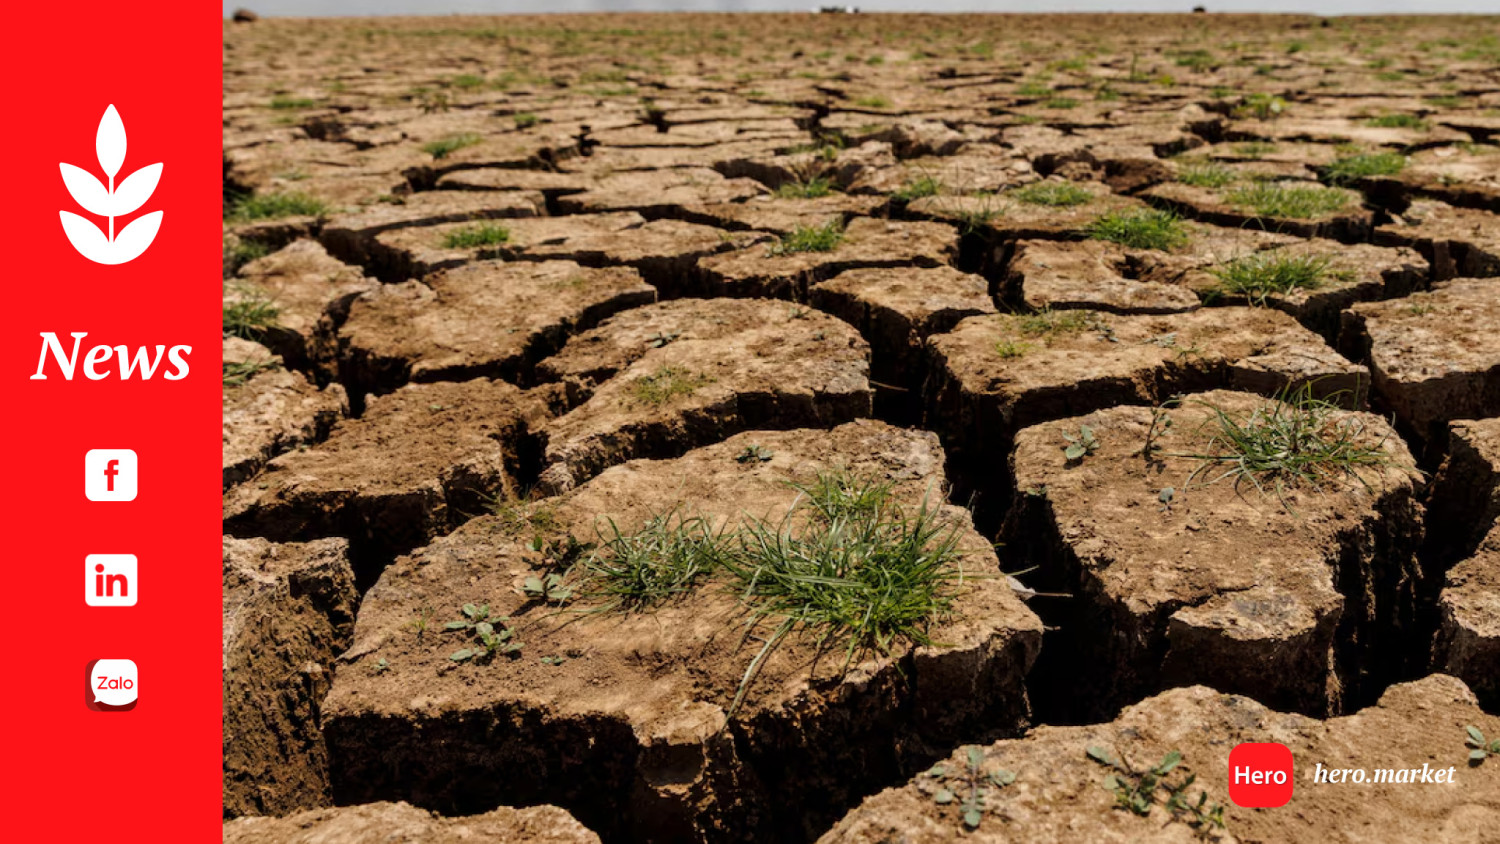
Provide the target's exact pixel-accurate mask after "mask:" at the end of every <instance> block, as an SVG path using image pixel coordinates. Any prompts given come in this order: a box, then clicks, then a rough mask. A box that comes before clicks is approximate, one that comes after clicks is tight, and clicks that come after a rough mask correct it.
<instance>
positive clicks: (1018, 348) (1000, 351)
mask: <svg viewBox="0 0 1500 844" xmlns="http://www.w3.org/2000/svg"><path fill="white" fill-rule="evenodd" d="M1031 349H1032V345H1031V344H1030V343H1018V342H1016V341H1014V340H1002V341H1000V342H998V343H996V344H995V354H997V355H999V356H1000V357H1002V358H1004V359H1006V360H1011V359H1013V358H1018V357H1021V356H1023V355H1025V354H1026V353H1027V352H1029V351H1031Z"/></svg>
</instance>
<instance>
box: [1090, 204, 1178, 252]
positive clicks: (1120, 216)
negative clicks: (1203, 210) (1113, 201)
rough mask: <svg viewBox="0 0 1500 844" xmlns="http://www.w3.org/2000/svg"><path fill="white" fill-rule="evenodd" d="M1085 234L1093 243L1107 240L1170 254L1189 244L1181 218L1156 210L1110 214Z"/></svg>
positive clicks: (1114, 212)
mask: <svg viewBox="0 0 1500 844" xmlns="http://www.w3.org/2000/svg"><path fill="white" fill-rule="evenodd" d="M1086 231H1087V233H1088V236H1089V237H1091V238H1093V239H1094V240H1107V241H1110V242H1112V243H1118V244H1121V245H1123V246H1128V247H1130V248H1131V249H1160V250H1162V251H1171V250H1173V249H1177V248H1179V247H1182V246H1185V245H1186V244H1187V242H1188V231H1187V226H1185V225H1183V222H1182V218H1180V217H1178V216H1177V215H1176V214H1173V213H1172V212H1170V211H1160V210H1157V209H1154V208H1143V209H1138V210H1135V211H1111V212H1109V213H1108V214H1105V215H1103V216H1101V217H1099V218H1098V219H1096V220H1094V221H1093V222H1092V223H1090V224H1089V225H1088V228H1087V229H1086Z"/></svg>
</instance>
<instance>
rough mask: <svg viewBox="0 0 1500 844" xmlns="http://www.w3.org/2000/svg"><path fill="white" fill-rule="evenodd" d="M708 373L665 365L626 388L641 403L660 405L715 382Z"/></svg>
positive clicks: (653, 405)
mask: <svg viewBox="0 0 1500 844" xmlns="http://www.w3.org/2000/svg"><path fill="white" fill-rule="evenodd" d="M713 380H714V379H713V378H711V377H709V376H707V375H697V374H694V373H692V372H689V371H688V370H686V369H683V368H682V367H678V366H663V367H660V368H659V369H657V370H656V371H655V372H652V373H651V374H650V375H642V376H641V377H640V378H637V379H635V381H632V382H631V383H630V386H629V387H627V388H626V390H627V392H628V393H629V394H630V397H631V398H633V399H635V400H636V401H638V402H640V403H641V404H646V405H650V406H652V407H660V406H661V405H664V404H666V403H667V402H670V401H671V400H673V399H675V398H677V397H678V396H688V395H692V394H693V393H694V392H696V391H697V390H698V388H699V387H702V386H704V385H705V384H711V383H713Z"/></svg>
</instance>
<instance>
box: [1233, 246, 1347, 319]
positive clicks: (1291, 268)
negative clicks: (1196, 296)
mask: <svg viewBox="0 0 1500 844" xmlns="http://www.w3.org/2000/svg"><path fill="white" fill-rule="evenodd" d="M1331 263H1332V261H1330V260H1329V259H1328V258H1326V257H1323V256H1321V255H1282V254H1280V253H1279V252H1276V251H1271V252H1256V253H1254V254H1251V255H1247V256H1245V257H1243V258H1235V259H1234V260H1232V261H1227V262H1225V263H1223V264H1221V265H1219V266H1218V267H1215V268H1214V269H1212V270H1210V271H1209V272H1211V273H1212V274H1213V275H1214V277H1215V278H1217V279H1218V280H1219V283H1218V285H1216V286H1215V287H1214V288H1213V290H1212V291H1210V298H1213V297H1214V296H1244V297H1245V298H1246V299H1248V300H1250V303H1251V304H1254V305H1261V306H1264V305H1265V304H1266V300H1267V299H1268V298H1270V297H1271V296H1285V295H1287V294H1288V293H1291V292H1292V291H1294V290H1316V289H1318V288H1319V287H1322V286H1323V283H1324V282H1325V281H1326V279H1327V276H1328V267H1329V265H1330V264H1331Z"/></svg>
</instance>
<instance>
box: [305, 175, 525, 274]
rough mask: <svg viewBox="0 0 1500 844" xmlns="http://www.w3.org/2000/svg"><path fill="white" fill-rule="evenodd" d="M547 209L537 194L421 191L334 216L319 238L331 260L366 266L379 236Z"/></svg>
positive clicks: (518, 215)
mask: <svg viewBox="0 0 1500 844" xmlns="http://www.w3.org/2000/svg"><path fill="white" fill-rule="evenodd" d="M546 207H547V203H546V200H544V199H543V198H542V195H541V193H539V192H537V191H512V192H503V191H424V192H421V193H414V194H411V195H410V196H406V197H402V198H401V200H400V202H397V203H391V204H387V203H379V204H376V205H372V206H370V207H368V208H364V209H362V210H360V211H358V212H355V213H352V214H345V215H343V216H339V217H334V218H333V219H332V220H329V221H328V223H327V224H326V225H325V226H324V227H323V232H322V235H321V238H322V241H323V244H324V245H325V246H327V247H328V251H329V252H331V253H333V254H334V255H335V256H336V257H338V258H340V259H342V260H345V261H348V262H350V263H354V264H360V265H361V266H368V265H370V264H371V263H372V260H371V257H372V256H371V252H370V248H371V243H372V242H373V240H374V238H375V236H376V235H378V234H380V233H381V232H387V231H391V230H393V229H403V228H409V227H412V226H435V225H437V224H439V223H458V222H464V221H472V220H493V219H502V218H508V217H535V216H537V215H538V214H542V213H545V211H546ZM385 280H386V281H399V280H400V279H397V278H386V279H385Z"/></svg>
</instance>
